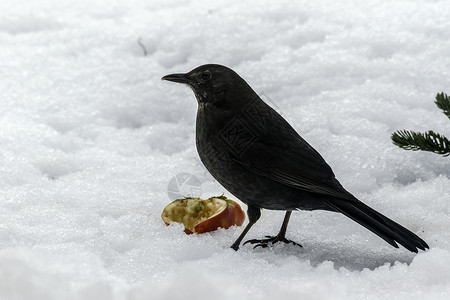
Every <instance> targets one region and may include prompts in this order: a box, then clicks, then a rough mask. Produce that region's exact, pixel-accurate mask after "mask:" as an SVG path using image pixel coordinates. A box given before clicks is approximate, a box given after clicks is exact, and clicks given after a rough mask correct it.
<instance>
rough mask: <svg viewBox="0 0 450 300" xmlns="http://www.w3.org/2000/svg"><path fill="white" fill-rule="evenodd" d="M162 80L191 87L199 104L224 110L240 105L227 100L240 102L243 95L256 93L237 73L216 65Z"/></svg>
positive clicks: (167, 76)
mask: <svg viewBox="0 0 450 300" xmlns="http://www.w3.org/2000/svg"><path fill="white" fill-rule="evenodd" d="M162 80H168V81H173V82H178V83H184V84H187V85H189V86H190V87H191V88H192V90H193V91H194V93H195V97H196V98H197V101H198V103H199V104H207V103H213V104H215V105H217V106H222V107H224V108H225V107H230V106H235V105H237V104H238V103H230V101H227V99H236V100H239V98H241V99H242V95H246V94H248V93H249V92H250V94H253V93H254V92H253V90H252V89H251V88H250V86H249V85H248V84H247V83H246V82H245V81H244V79H242V78H241V77H240V76H239V75H238V74H237V73H236V72H234V71H233V70H231V69H230V68H228V67H225V66H221V65H214V64H209V65H203V66H200V67H197V68H195V69H194V70H192V71H190V72H188V73H186V74H170V75H166V76H164V77H163V78H162ZM239 95H240V97H239ZM233 96H234V97H233ZM242 100H243V99H242Z"/></svg>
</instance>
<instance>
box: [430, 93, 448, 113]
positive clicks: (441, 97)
mask: <svg viewBox="0 0 450 300" xmlns="http://www.w3.org/2000/svg"><path fill="white" fill-rule="evenodd" d="M434 103H436V105H437V107H439V108H440V109H441V110H442V111H443V112H444V114H445V115H446V116H447V117H448V118H449V119H450V98H449V97H448V96H447V94H444V93H440V94H437V95H436V101H434Z"/></svg>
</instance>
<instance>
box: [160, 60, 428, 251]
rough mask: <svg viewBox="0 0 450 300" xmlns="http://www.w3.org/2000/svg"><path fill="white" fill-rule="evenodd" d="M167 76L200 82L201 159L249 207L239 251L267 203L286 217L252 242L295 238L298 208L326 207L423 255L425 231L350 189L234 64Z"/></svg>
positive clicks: (198, 129)
mask: <svg viewBox="0 0 450 300" xmlns="http://www.w3.org/2000/svg"><path fill="white" fill-rule="evenodd" d="M162 79H163V80H168V81H173V82H178V83H184V84H187V85H188V86H190V87H191V88H192V90H193V91H194V94H195V97H196V98H197V102H198V111H197V121H196V144H197V151H198V154H199V156H200V159H201V161H202V162H203V164H204V165H205V167H206V168H207V169H208V171H209V172H210V173H211V175H212V176H213V177H214V178H215V179H216V180H217V181H218V182H219V183H220V184H221V185H223V186H224V187H225V188H226V189H227V190H228V191H229V192H230V193H232V194H233V195H235V196H236V197H238V198H239V199H240V200H241V201H242V202H244V203H245V204H247V206H248V210H247V215H248V217H249V223H248V225H247V226H246V227H245V229H244V231H243V232H242V234H241V235H240V236H239V237H238V239H237V240H236V241H235V242H234V243H233V245H232V246H231V248H233V249H234V250H237V249H239V245H240V243H241V241H242V239H243V238H244V236H245V235H246V234H247V232H248V231H249V229H250V228H251V227H252V226H253V224H255V223H256V221H258V219H259V217H260V216H261V209H272V210H283V211H286V215H285V218H284V221H283V225H282V226H281V230H280V232H279V233H278V235H276V236H274V237H269V236H266V239H261V240H256V239H254V240H249V241H247V242H249V243H251V244H257V245H256V246H255V247H257V246H261V247H267V246H268V244H270V243H272V244H273V243H275V242H279V241H282V242H285V243H293V242H291V241H289V240H287V239H286V237H285V234H286V228H287V225H288V222H289V218H290V216H291V212H292V211H293V210H317V209H321V210H327V211H333V212H340V213H342V214H344V215H346V216H347V217H349V218H351V219H352V220H354V221H356V222H358V223H359V224H361V225H362V226H364V227H366V228H367V229H369V230H370V231H372V232H373V233H375V234H376V235H378V236H379V237H381V238H382V239H384V240H385V241H386V242H388V243H389V244H390V245H392V246H394V247H396V248H398V245H397V243H398V244H400V245H402V246H404V247H405V248H406V249H408V250H410V251H412V252H416V253H417V252H418V249H421V250H425V249H427V248H429V247H428V245H427V243H426V242H425V241H423V240H422V239H421V238H419V237H418V236H417V235H415V234H414V233H412V232H411V231H409V230H408V229H406V228H404V227H403V226H401V225H399V224H397V223H396V222H394V221H392V220H390V219H389V218H387V217H385V216H383V215H382V214H380V213H379V212H377V211H375V210H374V209H372V208H370V207H369V206H367V205H365V204H364V203H362V202H361V201H359V200H358V199H356V198H355V197H354V196H353V195H352V194H350V193H349V192H348V191H346V190H345V189H344V188H343V187H342V185H341V184H340V183H339V181H338V180H337V179H336V178H335V175H334V173H333V171H332V170H331V168H330V166H329V165H328V164H327V163H326V162H325V160H324V159H323V158H322V156H321V155H320V154H319V153H318V152H317V151H316V150H315V149H314V148H313V147H311V146H310V145H309V144H308V143H307V142H306V141H305V140H304V139H303V138H302V137H301V136H300V135H299V134H298V133H297V132H296V131H295V130H294V129H293V128H292V127H291V125H289V123H288V122H287V121H286V120H285V119H283V117H281V116H280V115H279V114H278V113H277V112H276V111H275V110H273V109H272V108H271V107H270V106H269V105H267V104H266V103H265V102H264V101H263V100H262V99H261V98H260V97H259V96H258V95H257V94H256V92H255V91H253V89H252V88H251V87H250V86H249V85H248V84H247V82H245V80H244V79H242V78H241V77H240V76H239V75H238V74H237V73H236V72H234V71H233V70H231V69H230V68H227V67H225V66H221V65H215V64H208V65H203V66H200V67H198V68H196V69H194V70H192V71H190V72H189V73H186V74H171V75H167V76H164V77H163V78H162ZM247 242H246V243H247ZM294 244H296V243H294ZM297 245H299V244H297ZM299 246H300V245H299Z"/></svg>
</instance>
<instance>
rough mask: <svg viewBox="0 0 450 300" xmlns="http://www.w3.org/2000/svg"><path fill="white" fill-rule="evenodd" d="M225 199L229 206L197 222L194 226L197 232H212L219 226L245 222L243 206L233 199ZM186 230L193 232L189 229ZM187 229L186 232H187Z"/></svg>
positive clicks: (225, 226) (239, 224)
mask: <svg viewBox="0 0 450 300" xmlns="http://www.w3.org/2000/svg"><path fill="white" fill-rule="evenodd" d="M225 201H226V202H227V208H225V209H224V210H223V211H222V212H221V213H220V214H218V215H216V216H213V217H212V218H209V219H207V220H205V221H203V222H201V223H200V224H197V225H196V226H195V227H194V231H195V233H205V232H210V231H214V230H216V229H217V228H219V227H222V228H225V229H228V228H230V227H231V226H233V225H238V226H241V225H242V224H243V223H244V220H245V213H244V211H243V210H242V208H241V206H240V205H239V204H237V203H236V202H234V201H232V200H228V199H227V200H225ZM186 230H188V231H189V232H191V233H192V231H190V230H189V229H186ZM186 230H185V231H184V232H186ZM186 233H187V232H186ZM188 234H189V233H188Z"/></svg>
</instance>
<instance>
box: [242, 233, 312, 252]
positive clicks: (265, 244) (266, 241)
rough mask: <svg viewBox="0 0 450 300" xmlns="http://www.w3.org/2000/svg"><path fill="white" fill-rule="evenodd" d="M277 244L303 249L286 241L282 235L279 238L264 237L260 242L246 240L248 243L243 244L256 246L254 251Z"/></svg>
mask: <svg viewBox="0 0 450 300" xmlns="http://www.w3.org/2000/svg"><path fill="white" fill-rule="evenodd" d="M278 242H283V243H285V244H294V245H296V246H299V247H301V248H303V246H302V245H300V244H299V243H296V242H293V241H290V240H288V239H286V238H285V237H284V235H283V236H279V235H276V236H269V235H266V239H261V240H257V239H253V240H248V241H246V242H245V243H244V245H245V244H247V243H249V244H256V245H255V247H253V249H255V248H257V247H261V248H267V247H269V244H272V245H273V244H275V243H278Z"/></svg>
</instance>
